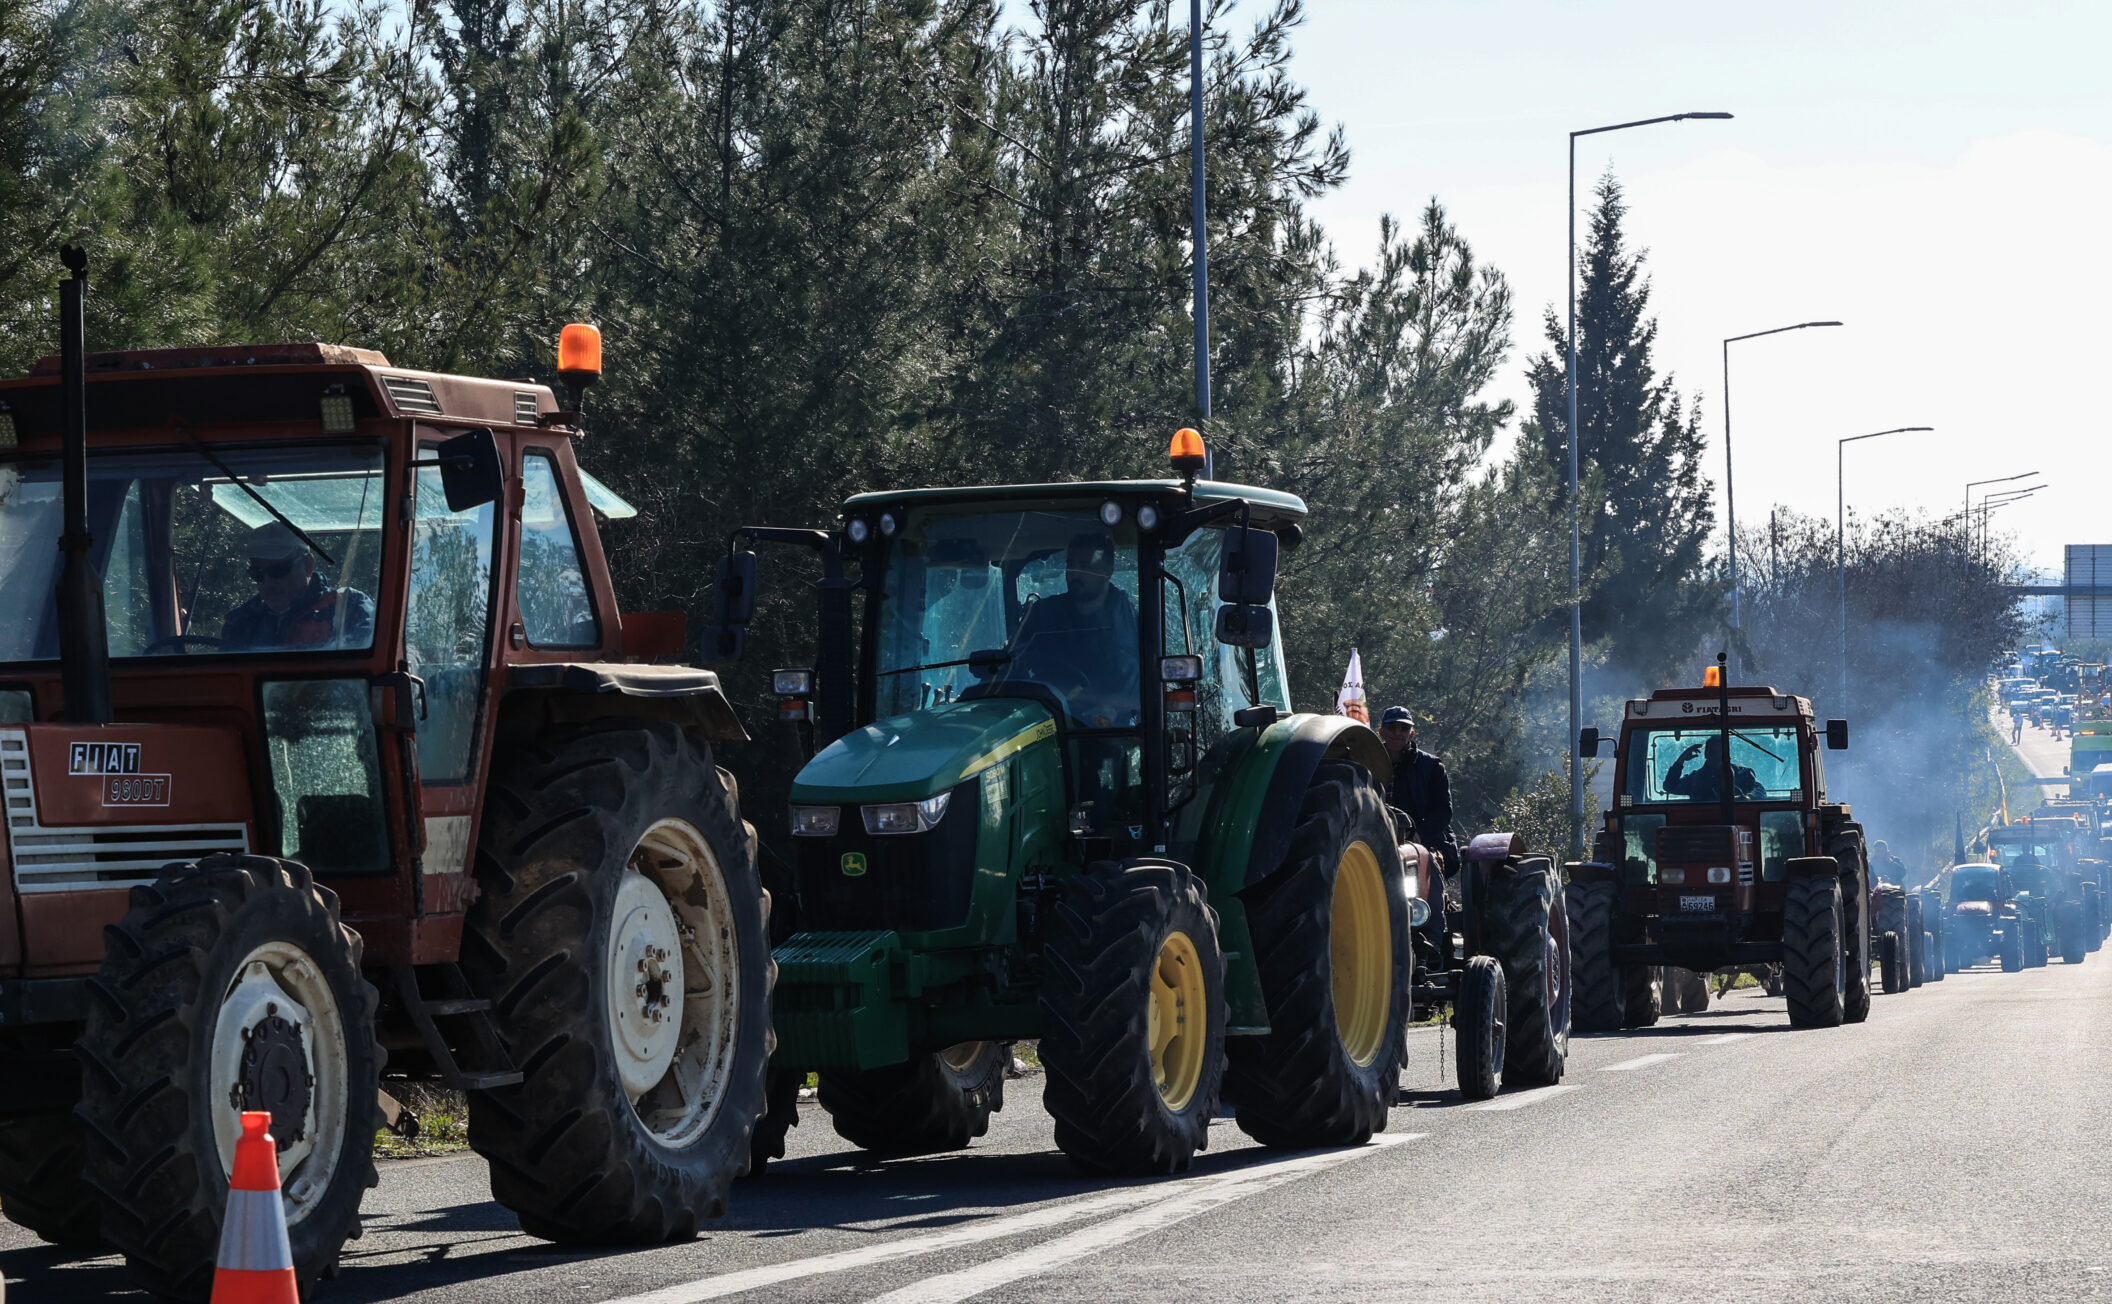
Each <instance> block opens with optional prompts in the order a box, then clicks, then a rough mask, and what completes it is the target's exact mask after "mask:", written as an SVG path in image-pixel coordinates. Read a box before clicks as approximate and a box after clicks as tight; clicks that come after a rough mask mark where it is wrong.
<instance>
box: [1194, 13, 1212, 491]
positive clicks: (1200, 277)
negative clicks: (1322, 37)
mask: <svg viewBox="0 0 2112 1304" xmlns="http://www.w3.org/2000/svg"><path fill="white" fill-rule="evenodd" d="M1203 176H1204V174H1203V0H1189V5H1188V189H1189V213H1188V222H1189V227H1188V229H1189V232H1190V235H1189V238H1190V239H1191V240H1192V241H1193V242H1194V244H1195V272H1194V292H1195V313H1194V316H1195V417H1196V421H1197V422H1198V423H1199V424H1200V425H1202V427H1203V428H1204V429H1205V430H1208V429H1209V428H1210V427H1209V422H1210V228H1209V224H1208V222H1207V221H1206V220H1205V219H1206V217H1207V213H1206V211H1205V204H1204V195H1203ZM1210 443H1211V445H1212V446H1215V444H1216V443H1217V440H1216V439H1215V438H1213V439H1211V441H1210ZM1211 460H1212V459H1211V455H1210V450H1209V449H1207V448H1206V449H1204V451H1203V478H1204V479H1206V480H1207V479H1209V478H1210V476H1211V474H1212V472H1213V469H1214V468H1212V466H1211V465H1210V463H1211Z"/></svg>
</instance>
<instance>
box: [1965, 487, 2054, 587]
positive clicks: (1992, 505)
mask: <svg viewBox="0 0 2112 1304" xmlns="http://www.w3.org/2000/svg"><path fill="white" fill-rule="evenodd" d="M2045 487H2046V486H2045V485H2042V484H2035V485H2033V486H2032V487H2031V488H2029V489H2012V490H2010V491H2009V492H2008V493H2000V494H1989V495H1987V496H1986V497H1984V498H1982V499H1981V500H1980V566H1981V569H1983V570H1985V569H1986V568H1987V523H1988V517H1990V516H1991V515H1993V514H1994V513H1996V512H1999V511H2001V510H2002V509H2003V508H2005V507H2008V506H2009V505H2010V504H2012V503H2017V502H2022V501H2023V500H2024V499H2026V498H2029V497H2031V496H2032V495H2033V494H2035V493H2037V492H2038V491H2039V490H2041V489H2044V488H2045Z"/></svg>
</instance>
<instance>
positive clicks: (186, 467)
mask: <svg viewBox="0 0 2112 1304" xmlns="http://www.w3.org/2000/svg"><path fill="white" fill-rule="evenodd" d="M386 498H387V494H386V493H385V492H384V488H383V484H382V451H381V448H380V447H379V446H378V445H364V446H354V445H317V444H304V445H301V446H299V447H277V448H258V447H243V446H240V445H213V446H211V448H210V455H208V453H207V452H206V451H203V450H200V449H188V450H182V451H166V452H131V451H125V450H111V451H106V452H100V453H94V454H92V455H91V456H90V457H89V459H88V531H89V533H90V534H91V535H93V536H94V539H95V546H94V549H93V551H92V553H91V554H90V555H91V556H92V558H93V560H94V562H95V566H96V570H97V571H98V572H99V573H100V574H101V575H102V577H103V612H104V620H105V623H106V626H107V628H108V630H109V637H110V655H111V656H112V657H113V658H122V657H142V656H173V655H178V654H188V655H193V656H197V655H213V654H221V653H237V652H278V653H288V652H328V651H353V650H363V649H366V648H369V647H371V646H373V642H374V603H373V599H372V594H373V593H374V591H375V588H376V585H377V583H378V582H379V580H380V578H381V517H382V506H383V503H384V501H385V499H386ZM63 519H64V507H63V494H62V490H61V486H60V479H59V462H58V459H57V458H56V457H49V458H45V457H33V458H20V459H16V460H12V461H7V462H0V661H40V660H51V659H53V658H56V657H57V656H58V655H59V631H58V617H57V610H56V608H57V601H56V593H57V589H58V579H59V570H60V566H61V562H62V557H61V554H60V552H59V549H58V538H59V534H60V530H61V527H62V523H63Z"/></svg>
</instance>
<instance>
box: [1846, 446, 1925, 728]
mask: <svg viewBox="0 0 2112 1304" xmlns="http://www.w3.org/2000/svg"><path fill="white" fill-rule="evenodd" d="M1935 428H1936V427H1934V426H1895V427H1893V428H1892V429H1890V430H1877V431H1872V432H1871V433H1870V434H1867V435H1850V436H1848V437H1847V438H1846V439H1842V440H1838V441H1836V443H1835V445H1834V458H1833V513H1834V515H1833V567H1834V572H1835V585H1836V589H1837V593H1836V596H1837V597H1838V599H1839V602H1840V621H1841V698H1840V701H1841V705H1840V708H1839V709H1840V712H1841V714H1842V715H1843V716H1845V715H1847V714H1848V488H1847V484H1846V479H1845V477H1846V474H1847V469H1848V445H1850V444H1856V443H1861V442H1862V441H1863V440H1865V439H1879V438H1882V437H1884V436H1885V435H1904V434H1910V433H1915V432H1923V431H1930V430H1934V429H1935Z"/></svg>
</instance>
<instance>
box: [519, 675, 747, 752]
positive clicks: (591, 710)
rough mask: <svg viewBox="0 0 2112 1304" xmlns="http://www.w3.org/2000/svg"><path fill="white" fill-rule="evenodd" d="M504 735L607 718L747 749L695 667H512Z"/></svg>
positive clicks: (742, 732)
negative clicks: (665, 725) (664, 726)
mask: <svg viewBox="0 0 2112 1304" xmlns="http://www.w3.org/2000/svg"><path fill="white" fill-rule="evenodd" d="M503 674H504V680H503V682H502V684H501V687H500V691H501V692H502V693H503V694H504V697H503V701H502V704H501V707H500V711H501V714H500V727H501V730H502V736H503V731H504V730H505V729H506V727H507V726H509V725H512V726H516V727H523V726H525V727H528V728H531V729H533V728H540V727H543V726H548V725H553V724H582V723H585V722H586V721H589V720H601V719H606V718H608V717H610V716H622V717H626V718H633V717H635V718H642V719H648V720H667V721H670V722H672V723H674V724H678V725H680V726H682V727H683V728H684V729H688V730H691V731H693V732H695V733H697V734H698V735H700V736H702V737H704V738H706V739H709V740H710V741H712V742H746V741H748V731H747V730H746V729H744V728H742V727H741V721H740V718H739V717H738V716H736V715H735V714H734V713H733V703H731V702H730V701H728V700H727V698H726V690H725V689H724V688H723V687H722V686H721V685H720V683H719V677H718V675H716V674H714V673H713V672H712V671H709V670H700V669H698V668H696V667H694V666H663V665H634V664H629V663H626V662H620V661H563V662H545V663H542V664H539V665H525V666H509V667H507V668H506V669H505V671H504V672H503Z"/></svg>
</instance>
